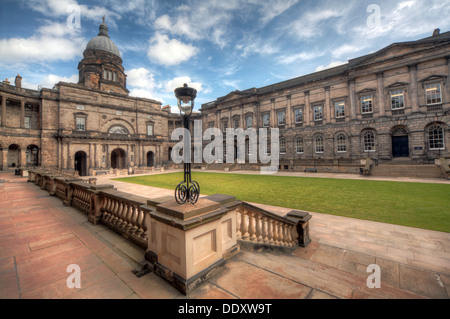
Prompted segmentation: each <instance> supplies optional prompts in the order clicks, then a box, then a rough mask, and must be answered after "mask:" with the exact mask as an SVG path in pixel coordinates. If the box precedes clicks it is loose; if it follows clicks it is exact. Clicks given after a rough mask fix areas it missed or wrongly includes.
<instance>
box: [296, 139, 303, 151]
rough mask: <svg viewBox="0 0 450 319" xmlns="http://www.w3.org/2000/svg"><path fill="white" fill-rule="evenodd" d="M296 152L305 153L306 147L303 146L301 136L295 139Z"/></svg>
mask: <svg viewBox="0 0 450 319" xmlns="http://www.w3.org/2000/svg"><path fill="white" fill-rule="evenodd" d="M295 152H296V153H297V154H303V152H304V148H303V138H301V137H299V138H297V139H296V140H295Z"/></svg>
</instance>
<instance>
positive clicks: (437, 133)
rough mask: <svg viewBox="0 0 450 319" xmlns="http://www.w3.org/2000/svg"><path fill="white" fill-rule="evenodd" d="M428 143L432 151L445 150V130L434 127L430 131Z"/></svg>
mask: <svg viewBox="0 0 450 319" xmlns="http://www.w3.org/2000/svg"><path fill="white" fill-rule="evenodd" d="M428 141H429V144H430V150H442V149H444V129H443V128H442V127H440V126H437V125H436V126H432V127H431V128H430V129H429V130H428Z"/></svg>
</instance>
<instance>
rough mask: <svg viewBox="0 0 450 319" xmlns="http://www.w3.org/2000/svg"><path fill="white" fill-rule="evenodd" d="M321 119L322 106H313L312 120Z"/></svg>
mask: <svg viewBox="0 0 450 319" xmlns="http://www.w3.org/2000/svg"><path fill="white" fill-rule="evenodd" d="M322 120H323V106H322V105H316V106H314V121H322Z"/></svg>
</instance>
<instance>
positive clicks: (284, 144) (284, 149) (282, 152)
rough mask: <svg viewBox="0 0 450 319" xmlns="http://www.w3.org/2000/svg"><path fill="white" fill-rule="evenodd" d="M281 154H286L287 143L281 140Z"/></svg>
mask: <svg viewBox="0 0 450 319" xmlns="http://www.w3.org/2000/svg"><path fill="white" fill-rule="evenodd" d="M280 154H286V141H285V140H283V139H281V140H280Z"/></svg>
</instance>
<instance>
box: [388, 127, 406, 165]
mask: <svg viewBox="0 0 450 319" xmlns="http://www.w3.org/2000/svg"><path fill="white" fill-rule="evenodd" d="M392 157H394V158H397V157H409V135H408V131H407V129H406V128H405V127H403V126H399V127H396V128H394V129H393V130H392Z"/></svg>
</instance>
